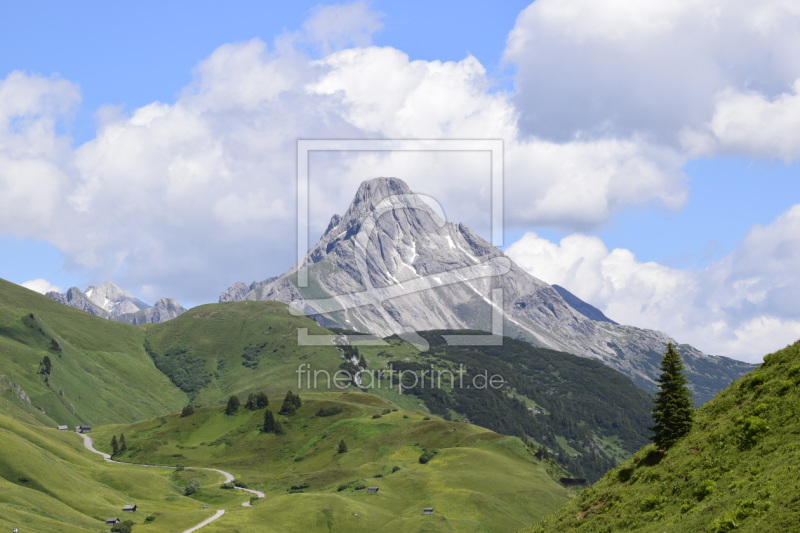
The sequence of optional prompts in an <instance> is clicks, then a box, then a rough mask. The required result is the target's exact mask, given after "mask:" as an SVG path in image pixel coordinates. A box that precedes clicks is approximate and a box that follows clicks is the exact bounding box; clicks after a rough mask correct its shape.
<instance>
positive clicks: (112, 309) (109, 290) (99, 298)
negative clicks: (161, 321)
mask: <svg viewBox="0 0 800 533" xmlns="http://www.w3.org/2000/svg"><path fill="white" fill-rule="evenodd" d="M85 294H86V297H87V298H89V300H91V301H92V302H93V303H94V304H95V305H97V306H99V307H101V308H103V309H105V310H106V311H108V313H109V314H110V315H111V316H120V315H124V314H125V313H135V312H136V311H141V310H143V309H147V308H148V307H149V306H148V305H147V304H146V303H144V302H143V301H141V300H139V299H138V298H136V297H134V296H133V295H131V294H128V293H127V292H125V291H124V290H122V289H120V288H119V287H117V286H116V285H114V284H113V283H111V282H110V281H106V282H105V283H102V284H100V285H97V286H94V285H92V286H90V287H89V288H88V289H86V291H85Z"/></svg>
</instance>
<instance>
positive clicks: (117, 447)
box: [111, 433, 128, 457]
mask: <svg viewBox="0 0 800 533" xmlns="http://www.w3.org/2000/svg"><path fill="white" fill-rule="evenodd" d="M126 451H128V443H127V442H125V434H124V433H120V434H119V439H117V436H116V435H113V436H112V437H111V457H114V456H115V455H119V454H121V453H125V452H126Z"/></svg>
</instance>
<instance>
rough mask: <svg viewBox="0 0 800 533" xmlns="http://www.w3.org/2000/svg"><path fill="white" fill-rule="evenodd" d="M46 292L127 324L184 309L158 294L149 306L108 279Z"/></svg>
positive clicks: (161, 319)
mask: <svg viewBox="0 0 800 533" xmlns="http://www.w3.org/2000/svg"><path fill="white" fill-rule="evenodd" d="M46 296H47V297H48V298H52V299H53V300H55V301H57V302H60V303H62V304H65V305H69V306H70V307H74V308H76V309H80V310H81V311H86V312H87V313H91V314H93V315H97V316H99V317H102V318H106V319H108V320H114V321H116V322H127V323H128V324H146V323H154V322H166V321H167V320H171V319H173V318H175V317H176V316H179V315H180V314H182V313H184V312H186V309H184V308H183V307H181V305H180V304H179V303H178V302H176V301H175V300H173V299H171V298H161V299H160V300H158V301H157V302H156V303H155V305H153V306H152V307H151V306H148V305H147V304H146V303H144V302H142V301H141V300H139V299H138V298H136V297H134V296H133V295H131V294H129V293H127V292H125V291H124V290H122V289H120V288H119V287H117V286H116V285H114V284H113V283H111V282H109V281H107V282H105V283H103V284H101V285H97V286H94V285H92V286H90V287H89V288H88V289H86V292H83V291H81V290H80V289H79V288H77V287H72V288H71V289H69V290H68V291H67V292H66V293H65V294H61V293H58V292H48V293H47V294H46Z"/></svg>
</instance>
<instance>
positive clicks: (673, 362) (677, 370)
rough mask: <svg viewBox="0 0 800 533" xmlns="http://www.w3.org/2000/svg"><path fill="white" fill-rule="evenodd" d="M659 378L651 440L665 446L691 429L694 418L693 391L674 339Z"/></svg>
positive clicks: (671, 443)
mask: <svg viewBox="0 0 800 533" xmlns="http://www.w3.org/2000/svg"><path fill="white" fill-rule="evenodd" d="M656 381H657V383H658V385H659V391H658V392H657V393H656V397H655V407H654V408H653V422H655V426H653V427H652V428H650V429H651V430H652V431H653V433H654V435H653V436H652V437H650V440H652V441H653V442H654V443H655V444H656V446H658V447H659V448H660V449H662V450H666V449H669V448H670V447H672V445H673V444H675V443H676V442H677V441H678V440H679V439H680V438H681V437H683V436H684V435H686V434H687V433H688V432H689V430H691V429H692V421H693V418H694V411H693V410H692V393H691V391H690V390H689V387H688V386H687V383H688V379H687V378H686V375H685V374H684V368H683V361H682V360H681V355H680V354H679V353H678V351H677V350H676V349H675V347H674V346H673V345H672V343H669V344H667V351H666V353H665V354H664V358H663V359H662V360H661V376H659V378H658V379H657V380H656Z"/></svg>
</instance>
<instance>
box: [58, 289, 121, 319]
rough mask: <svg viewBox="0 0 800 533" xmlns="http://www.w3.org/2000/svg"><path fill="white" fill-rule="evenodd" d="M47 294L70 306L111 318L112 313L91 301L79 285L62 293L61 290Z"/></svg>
mask: <svg viewBox="0 0 800 533" xmlns="http://www.w3.org/2000/svg"><path fill="white" fill-rule="evenodd" d="M45 296H47V297H48V298H52V299H53V300H55V301H57V302H60V303H62V304H64V305H68V306H70V307H74V308H75V309H80V310H81V311H85V312H87V313H89V314H92V315H96V316H100V317H103V318H109V317H110V316H111V314H110V313H109V312H108V311H106V310H105V309H103V308H102V307H100V306H99V305H97V304H95V303H94V302H93V301H91V300H90V299H89V298H88V297H87V296H86V294H84V292H83V291H82V290H80V289H79V288H78V287H71V288H70V289H69V290H68V291H67V292H65V293H63V294H62V293H60V292H54V291H51V292H48V293H47V294H46V295H45Z"/></svg>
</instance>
